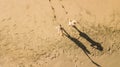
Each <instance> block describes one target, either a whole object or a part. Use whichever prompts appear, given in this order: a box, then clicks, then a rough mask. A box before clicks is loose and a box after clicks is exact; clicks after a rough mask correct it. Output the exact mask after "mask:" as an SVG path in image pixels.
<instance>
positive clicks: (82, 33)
mask: <svg viewBox="0 0 120 67" xmlns="http://www.w3.org/2000/svg"><path fill="white" fill-rule="evenodd" d="M73 28H75V29H76V30H77V31H78V32H79V35H80V36H81V37H83V38H85V39H86V40H87V41H88V42H90V43H91V45H90V46H91V47H93V48H95V49H98V50H100V51H103V47H102V46H101V44H100V43H98V42H96V41H94V40H93V39H91V38H90V37H89V36H88V35H87V34H86V33H84V32H81V31H80V30H79V29H78V28H77V27H76V26H73Z"/></svg>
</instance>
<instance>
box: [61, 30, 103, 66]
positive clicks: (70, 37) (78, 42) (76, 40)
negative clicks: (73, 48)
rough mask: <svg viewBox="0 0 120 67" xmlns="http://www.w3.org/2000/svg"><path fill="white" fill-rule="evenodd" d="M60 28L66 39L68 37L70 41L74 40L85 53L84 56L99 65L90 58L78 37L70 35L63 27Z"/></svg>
mask: <svg viewBox="0 0 120 67" xmlns="http://www.w3.org/2000/svg"><path fill="white" fill-rule="evenodd" d="M62 30H63V31H64V35H65V36H66V37H67V38H68V39H70V40H71V41H72V42H74V43H75V44H76V45H77V46H78V47H80V48H81V49H82V50H83V52H84V53H85V54H86V56H87V57H88V58H89V59H90V61H91V62H92V63H93V64H94V65H96V66H97V67H101V66H100V65H99V64H97V63H96V62H95V61H93V60H92V59H91V58H90V56H89V55H88V54H90V51H89V50H88V49H87V48H86V47H85V46H84V44H83V43H81V42H80V41H79V40H78V39H76V38H74V37H72V36H70V35H69V34H68V33H67V31H66V30H65V29H64V28H62Z"/></svg>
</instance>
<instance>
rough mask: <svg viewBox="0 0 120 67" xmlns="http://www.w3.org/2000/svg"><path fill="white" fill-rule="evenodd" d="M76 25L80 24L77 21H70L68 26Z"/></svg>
mask: <svg viewBox="0 0 120 67" xmlns="http://www.w3.org/2000/svg"><path fill="white" fill-rule="evenodd" d="M76 23H78V22H77V21H76V20H69V22H68V25H69V26H72V27H73V26H75V25H76Z"/></svg>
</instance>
